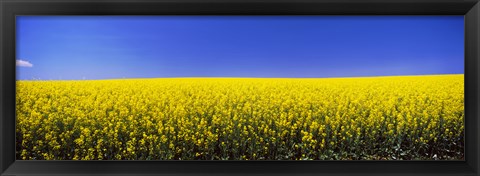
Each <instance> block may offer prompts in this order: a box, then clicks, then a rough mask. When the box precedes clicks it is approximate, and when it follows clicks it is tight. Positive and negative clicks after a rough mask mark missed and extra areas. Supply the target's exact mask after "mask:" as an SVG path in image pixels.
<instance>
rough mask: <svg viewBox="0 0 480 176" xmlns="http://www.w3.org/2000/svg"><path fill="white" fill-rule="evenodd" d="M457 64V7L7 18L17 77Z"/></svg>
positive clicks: (434, 68) (347, 70)
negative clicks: (414, 11) (385, 12)
mask: <svg viewBox="0 0 480 176" xmlns="http://www.w3.org/2000/svg"><path fill="white" fill-rule="evenodd" d="M463 72H464V19H463V16H19V17H17V79H21V80H26V79H28V80H29V79H44V80H48V79H63V80H70V79H73V80H78V79H113V78H153V77H354V76H355V77H356V76H385V75H425V74H459V73H463Z"/></svg>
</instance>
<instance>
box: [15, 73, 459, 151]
mask: <svg viewBox="0 0 480 176" xmlns="http://www.w3.org/2000/svg"><path fill="white" fill-rule="evenodd" d="M16 96H17V98H16V113H17V119H16V120H17V127H16V149H17V153H16V156H17V159H20V160H461V159H464V76H463V74H458V75H431V76H391V77H365V78H321V79H320V78H319V79H317V78H312V79H287V78H278V79H277V78H158V79H124V80H88V81H17V95H16Z"/></svg>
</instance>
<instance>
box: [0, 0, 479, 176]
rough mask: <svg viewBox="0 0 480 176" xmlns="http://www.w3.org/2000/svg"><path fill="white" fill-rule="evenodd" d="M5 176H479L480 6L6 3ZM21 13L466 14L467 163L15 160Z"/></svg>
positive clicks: (227, 0)
mask: <svg viewBox="0 0 480 176" xmlns="http://www.w3.org/2000/svg"><path fill="white" fill-rule="evenodd" d="M0 15H1V16H0V19H1V20H0V26H1V28H0V33H1V37H0V40H1V42H0V45H1V46H0V54H1V59H0V78H1V79H0V85H1V86H0V99H1V101H0V175H2V176H7V175H8V176H13V175H15V176H26V175H336V176H340V175H365V176H366V175H391V176H397V175H398V176H399V175H412V176H413V175H432V176H433V175H449V176H453V175H462V176H479V175H480V174H479V173H480V170H479V169H480V162H479V159H480V151H479V150H480V148H479V146H480V134H479V132H480V130H479V128H480V121H479V120H478V118H479V110H480V108H479V104H478V103H479V100H480V96H479V80H478V78H479V71H478V70H479V67H480V65H479V59H480V53H479V49H480V37H479V36H480V35H479V33H480V3H479V0H203V1H199V0H103V1H100V0H97V1H93V0H63V1H60V0H0ZM18 15H464V16H465V145H466V146H465V148H466V150H465V161H22V160H18V161H16V160H15V69H16V68H15V17H16V16H18Z"/></svg>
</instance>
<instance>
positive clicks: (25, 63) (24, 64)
mask: <svg viewBox="0 0 480 176" xmlns="http://www.w3.org/2000/svg"><path fill="white" fill-rule="evenodd" d="M17 66H19V67H33V64H32V63H30V62H28V61H24V60H17Z"/></svg>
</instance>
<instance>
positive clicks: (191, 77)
mask: <svg viewBox="0 0 480 176" xmlns="http://www.w3.org/2000/svg"><path fill="white" fill-rule="evenodd" d="M464 74H465V73H450V74H419V75H373V76H339V77H222V76H219V77H202V76H190V77H187V76H185V77H129V78H106V79H17V80H15V81H102V80H126V79H194V78H203V79H205V78H212V79H214V78H223V79H225V78H244V79H245V78H246V79H328V78H373V77H401V76H445V75H464Z"/></svg>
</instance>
